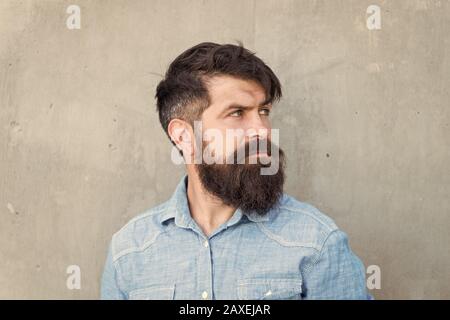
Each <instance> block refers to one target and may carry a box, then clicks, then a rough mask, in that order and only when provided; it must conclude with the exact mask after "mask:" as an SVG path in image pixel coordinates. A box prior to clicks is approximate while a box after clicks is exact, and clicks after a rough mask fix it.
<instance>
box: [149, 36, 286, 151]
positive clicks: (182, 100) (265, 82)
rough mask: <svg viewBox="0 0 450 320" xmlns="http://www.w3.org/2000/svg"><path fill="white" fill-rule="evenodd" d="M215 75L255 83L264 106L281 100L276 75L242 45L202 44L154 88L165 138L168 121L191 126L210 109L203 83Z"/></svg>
mask: <svg viewBox="0 0 450 320" xmlns="http://www.w3.org/2000/svg"><path fill="white" fill-rule="evenodd" d="M216 75H230V76H234V77H237V78H239V79H243V80H253V81H256V82H257V83H258V84H260V85H261V87H262V88H263V89H264V92H265V96H266V101H265V102H266V103H267V104H268V103H272V102H274V101H278V100H280V99H281V96H282V93H281V84H280V81H279V80H278V78H277V77H276V75H275V74H274V73H273V71H272V70H271V69H270V68H269V67H268V66H267V65H266V64H265V63H264V62H263V61H262V60H261V59H260V58H258V57H257V56H256V55H255V53H254V52H251V51H249V50H248V49H246V48H244V46H243V45H242V42H240V41H238V45H233V44H223V45H220V44H217V43H212V42H203V43H200V44H198V45H196V46H194V47H192V48H190V49H188V50H186V51H184V52H183V53H182V54H180V55H179V56H178V57H177V58H176V59H175V60H174V61H173V62H172V63H171V64H170V66H169V68H168V70H167V72H166V74H165V77H164V79H163V80H162V81H161V82H160V83H159V84H158V86H157V88H156V95H155V98H156V100H157V102H156V106H157V111H158V113H159V120H160V122H161V125H162V127H163V128H164V131H165V132H166V134H167V135H169V134H168V126H169V122H170V121H171V120H172V119H182V120H185V121H187V122H189V123H190V124H191V125H192V126H193V122H194V120H199V119H200V117H201V115H202V113H203V111H204V110H205V109H206V108H207V107H208V106H209V105H210V97H209V95H208V90H207V86H206V82H207V80H208V79H210V78H212V77H214V76H216ZM169 138H170V137H169ZM172 143H173V141H172Z"/></svg>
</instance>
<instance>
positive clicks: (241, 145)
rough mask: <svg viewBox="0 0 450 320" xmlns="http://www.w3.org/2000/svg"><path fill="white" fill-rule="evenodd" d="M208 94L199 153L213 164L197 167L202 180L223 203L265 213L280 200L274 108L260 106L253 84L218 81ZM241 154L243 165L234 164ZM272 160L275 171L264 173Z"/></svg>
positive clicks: (280, 164)
mask: <svg viewBox="0 0 450 320" xmlns="http://www.w3.org/2000/svg"><path fill="white" fill-rule="evenodd" d="M208 90H209V95H210V98H211V104H210V106H209V107H208V108H207V109H206V110H205V111H204V112H203V114H202V118H201V124H202V133H203V140H202V143H201V150H202V152H201V153H202V155H203V157H205V155H211V156H213V157H214V159H215V160H216V161H215V162H214V163H211V162H207V163H205V161H203V160H202V161H201V164H197V165H196V168H197V170H198V173H199V176H200V180H201V182H202V184H203V186H204V187H205V189H206V190H207V191H209V192H210V193H212V194H213V195H215V196H217V197H219V198H220V199H221V200H222V201H223V202H224V203H225V204H227V205H231V206H234V207H241V208H242V209H243V211H244V212H246V211H247V212H248V211H252V210H255V211H256V212H257V213H259V214H264V213H265V212H267V210H269V209H270V208H272V207H273V206H274V205H275V204H276V202H277V201H278V200H279V198H280V196H281V194H282V189H283V184H284V170H283V169H284V153H283V151H282V150H281V149H279V148H278V146H276V145H273V144H271V136H272V135H271V131H270V130H271V124H270V112H271V109H272V106H271V105H265V104H263V103H264V101H265V99H266V96H265V92H264V90H263V88H262V87H261V86H260V85H259V84H258V83H256V82H254V81H247V80H241V79H237V78H234V77H230V76H217V77H214V78H212V79H211V80H210V82H209V83H208ZM258 142H259V144H258ZM261 142H265V144H264V143H262V144H261ZM240 155H245V158H244V159H243V160H244V162H239V161H238V159H241V160H242V158H240ZM263 158H264V159H263ZM230 159H232V161H231V162H229V160H230ZM274 161H277V167H276V168H277V170H276V172H274V173H273V174H262V172H261V169H262V168H267V167H272V164H273V162H274Z"/></svg>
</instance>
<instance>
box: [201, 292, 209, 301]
mask: <svg viewBox="0 0 450 320" xmlns="http://www.w3.org/2000/svg"><path fill="white" fill-rule="evenodd" d="M202 299H203V300H206V299H208V292H206V291H203V292H202Z"/></svg>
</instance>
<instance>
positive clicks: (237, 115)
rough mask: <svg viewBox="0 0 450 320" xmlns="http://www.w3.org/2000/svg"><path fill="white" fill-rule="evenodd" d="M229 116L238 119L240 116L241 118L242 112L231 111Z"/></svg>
mask: <svg viewBox="0 0 450 320" xmlns="http://www.w3.org/2000/svg"><path fill="white" fill-rule="evenodd" d="M230 116H232V117H240V116H242V110H236V111H233V112H232V113H230Z"/></svg>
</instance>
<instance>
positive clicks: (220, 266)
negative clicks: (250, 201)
mask: <svg viewBox="0 0 450 320" xmlns="http://www.w3.org/2000/svg"><path fill="white" fill-rule="evenodd" d="M186 189H187V175H185V176H184V177H183V178H182V179H181V181H180V183H179V184H178V186H177V188H176V190H175V192H174V194H173V196H172V197H171V198H170V199H169V200H168V201H166V202H165V203H162V204H160V205H159V206H157V207H154V208H152V209H149V210H147V211H146V212H144V213H142V214H140V215H138V216H136V217H135V218H133V219H132V220H130V221H129V222H128V223H127V224H126V225H125V226H124V227H122V229H120V230H119V231H118V232H117V233H115V234H114V235H113V237H112V240H111V243H110V245H109V249H108V254H107V259H106V263H105V268H104V271H103V275H102V280H101V281H102V283H101V298H102V299H158V300H166V299H168V300H170V299H183V300H185V299H190V300H196V299H204V300H209V299H220V300H223V299H233V300H238V299H242V300H259V299H367V298H369V299H370V298H371V296H370V295H368V294H367V291H366V285H365V284H366V281H365V268H364V265H363V264H362V263H361V261H360V259H358V257H357V256H356V255H355V254H354V253H353V252H352V251H351V249H350V247H349V244H348V240H347V235H346V234H345V233H344V232H343V231H341V230H340V229H338V227H337V226H336V224H335V223H334V222H333V220H331V219H330V218H329V217H327V216H326V215H324V214H323V213H321V212H320V211H319V210H318V209H316V208H315V207H314V206H312V205H310V204H307V203H305V202H300V201H298V200H296V199H295V198H293V197H291V196H289V195H287V194H286V193H284V194H283V196H282V198H281V201H280V204H279V205H278V206H277V207H276V208H274V209H272V210H271V211H269V212H268V213H267V215H265V216H259V215H258V214H256V213H254V212H251V213H246V214H244V213H243V212H242V211H241V210H240V209H239V208H238V209H236V210H235V212H234V214H233V215H232V217H231V218H230V219H229V220H228V221H227V222H225V223H223V224H222V225H221V226H220V227H218V228H217V229H216V230H215V231H214V232H213V233H212V234H210V235H209V236H206V235H205V234H204V233H203V231H202V230H201V229H200V228H199V226H198V225H197V223H196V222H195V221H194V220H193V219H192V217H191V214H190V211H189V206H188V200H187V194H186Z"/></svg>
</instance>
